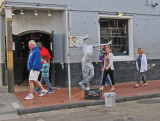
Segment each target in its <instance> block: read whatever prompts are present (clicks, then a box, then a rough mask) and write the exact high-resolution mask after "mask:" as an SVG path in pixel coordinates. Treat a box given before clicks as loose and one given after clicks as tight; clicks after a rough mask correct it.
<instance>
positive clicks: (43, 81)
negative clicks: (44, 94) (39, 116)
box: [34, 77, 45, 92]
mask: <svg viewBox="0 0 160 121" xmlns="http://www.w3.org/2000/svg"><path fill="white" fill-rule="evenodd" d="M40 83H41V84H42V85H44V84H45V80H44V78H43V77H41V79H40ZM36 86H37V87H36V88H35V89H34V91H35V92H39V90H40V88H39V87H38V85H36Z"/></svg>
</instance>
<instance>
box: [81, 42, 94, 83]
mask: <svg viewBox="0 0 160 121" xmlns="http://www.w3.org/2000/svg"><path fill="white" fill-rule="evenodd" d="M82 50H83V53H84V56H83V58H82V74H83V80H82V81H81V82H82V84H85V85H86V86H90V84H89V81H90V80H91V79H92V78H93V76H94V67H93V65H92V58H93V45H87V44H83V45H82Z"/></svg>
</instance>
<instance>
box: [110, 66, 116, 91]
mask: <svg viewBox="0 0 160 121" xmlns="http://www.w3.org/2000/svg"><path fill="white" fill-rule="evenodd" d="M109 75H110V77H111V81H112V87H111V90H110V91H114V90H115V87H114V86H115V81H114V78H113V70H111V69H109Z"/></svg>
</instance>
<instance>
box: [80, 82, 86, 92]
mask: <svg viewBox="0 0 160 121" xmlns="http://www.w3.org/2000/svg"><path fill="white" fill-rule="evenodd" d="M79 85H80V86H81V88H82V90H85V85H84V84H82V82H79Z"/></svg>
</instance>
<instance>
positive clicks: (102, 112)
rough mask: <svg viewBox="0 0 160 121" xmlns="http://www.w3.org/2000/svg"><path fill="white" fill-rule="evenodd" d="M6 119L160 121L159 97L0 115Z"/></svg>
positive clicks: (39, 120) (33, 120)
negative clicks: (107, 105) (111, 105)
mask: <svg viewBox="0 0 160 121" xmlns="http://www.w3.org/2000/svg"><path fill="white" fill-rule="evenodd" d="M3 119H6V120H7V121H160V98H151V99H143V100H137V101H130V102H122V103H117V104H116V107H115V108H106V107H105V106H104V105H98V106H87V107H82V108H74V109H64V110H57V111H50V112H40V113H33V114H27V115H21V116H17V115H16V114H8V116H7V115H6V116H4V115H3V116H2V115H1V116H0V120H3Z"/></svg>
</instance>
